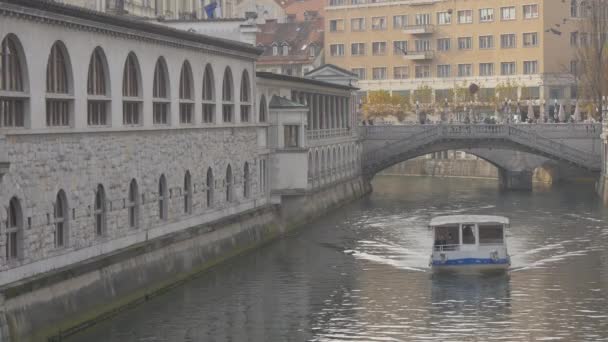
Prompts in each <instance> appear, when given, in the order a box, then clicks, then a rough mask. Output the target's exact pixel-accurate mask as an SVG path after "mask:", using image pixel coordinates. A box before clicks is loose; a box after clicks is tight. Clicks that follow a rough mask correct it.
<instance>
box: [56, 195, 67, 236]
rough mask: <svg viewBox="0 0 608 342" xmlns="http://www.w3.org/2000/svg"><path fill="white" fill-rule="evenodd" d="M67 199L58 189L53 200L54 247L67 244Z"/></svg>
mask: <svg viewBox="0 0 608 342" xmlns="http://www.w3.org/2000/svg"><path fill="white" fill-rule="evenodd" d="M68 214H69V210H68V200H67V197H66V196H65V192H64V191H63V190H59V192H58V193H57V198H56V200H55V247H64V246H66V245H67V244H68V221H69V216H68Z"/></svg>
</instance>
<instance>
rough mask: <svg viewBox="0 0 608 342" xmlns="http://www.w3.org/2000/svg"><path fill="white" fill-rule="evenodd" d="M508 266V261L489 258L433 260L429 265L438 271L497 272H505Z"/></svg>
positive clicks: (509, 263)
mask: <svg viewBox="0 0 608 342" xmlns="http://www.w3.org/2000/svg"><path fill="white" fill-rule="evenodd" d="M510 265H511V262H510V260H509V259H497V260H494V259H491V258H487V259H486V258H466V259H450V260H446V261H440V260H433V261H432V263H431V266H432V268H433V270H438V271H497V270H507V269H508V268H509V266H510Z"/></svg>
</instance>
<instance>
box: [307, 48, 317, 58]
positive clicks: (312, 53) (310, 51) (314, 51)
mask: <svg viewBox="0 0 608 342" xmlns="http://www.w3.org/2000/svg"><path fill="white" fill-rule="evenodd" d="M308 55H309V56H310V57H315V56H316V55H317V48H316V47H315V46H314V45H311V46H310V47H309V48H308Z"/></svg>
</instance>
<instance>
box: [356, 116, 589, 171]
mask: <svg viewBox="0 0 608 342" xmlns="http://www.w3.org/2000/svg"><path fill="white" fill-rule="evenodd" d="M600 134H601V125H600V124H539V125H528V124H511V125H509V124H498V125H486V124H473V125H466V124H440V125H410V126H362V127H361V136H362V139H363V155H362V172H363V174H364V175H365V176H366V177H369V178H371V177H373V176H374V175H375V174H376V173H377V172H379V171H381V170H383V169H385V168H387V167H389V166H391V165H393V164H396V163H399V162H402V161H405V160H408V159H411V158H414V157H417V156H421V155H424V154H428V153H432V152H438V151H442V150H447V149H452V150H453V149H463V150H466V149H472V148H488V149H507V150H514V151H522V152H527V153H531V154H536V155H539V156H543V157H546V158H549V159H554V160H557V161H562V162H566V163H568V164H571V165H574V166H577V167H580V168H584V169H587V170H590V171H593V172H598V171H600V170H601V139H600ZM503 171H504V170H503Z"/></svg>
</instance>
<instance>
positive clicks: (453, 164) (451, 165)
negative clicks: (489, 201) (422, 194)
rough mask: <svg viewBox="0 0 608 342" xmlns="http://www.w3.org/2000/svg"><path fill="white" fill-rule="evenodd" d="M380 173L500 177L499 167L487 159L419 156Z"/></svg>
mask: <svg viewBox="0 0 608 342" xmlns="http://www.w3.org/2000/svg"><path fill="white" fill-rule="evenodd" d="M380 174H383V175H416V176H438V177H480V178H492V179H498V169H497V168H496V167H495V166H494V165H492V164H490V163H488V162H487V161H485V160H466V159H454V160H450V159H446V160H437V159H425V158H417V159H412V160H408V161H406V162H403V163H399V164H397V165H394V166H392V167H390V168H388V169H386V170H384V171H382V172H381V173H380Z"/></svg>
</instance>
